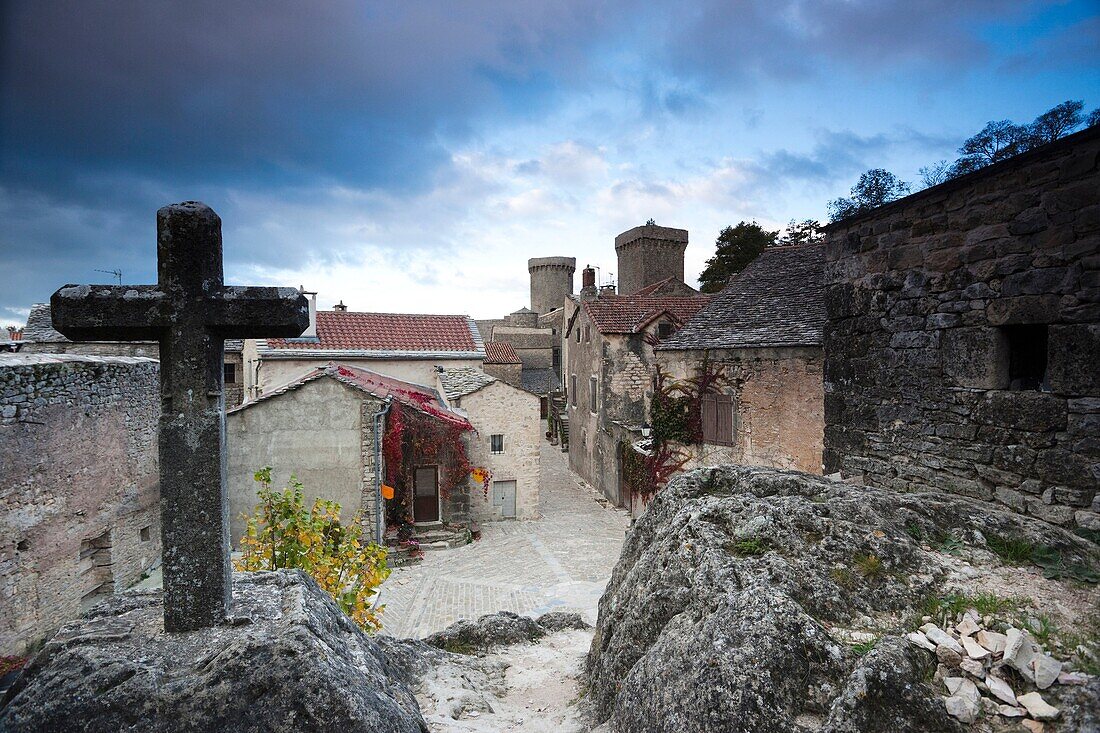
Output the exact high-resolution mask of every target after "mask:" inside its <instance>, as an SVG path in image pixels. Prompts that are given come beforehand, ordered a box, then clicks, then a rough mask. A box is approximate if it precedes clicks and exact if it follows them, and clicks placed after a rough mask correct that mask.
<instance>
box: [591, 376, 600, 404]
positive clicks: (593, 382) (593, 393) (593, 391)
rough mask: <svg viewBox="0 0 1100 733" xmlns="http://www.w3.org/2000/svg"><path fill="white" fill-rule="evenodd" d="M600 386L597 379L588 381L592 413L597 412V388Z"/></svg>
mask: <svg viewBox="0 0 1100 733" xmlns="http://www.w3.org/2000/svg"><path fill="white" fill-rule="evenodd" d="M598 384H599V382H598V381H597V379H596V378H595V377H591V378H590V379H589V380H588V409H589V410H590V411H591V412H595V411H596V386H597V385H598Z"/></svg>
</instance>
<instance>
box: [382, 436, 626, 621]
mask: <svg viewBox="0 0 1100 733" xmlns="http://www.w3.org/2000/svg"><path fill="white" fill-rule="evenodd" d="M541 460H542V483H541V487H540V492H539V495H540V500H541V504H542V506H541V512H542V518H541V519H538V520H533V521H521V522H515V521H507V522H485V523H482V524H481V540H480V541H478V542H474V543H472V544H469V545H466V546H465V547H460V548H457V549H454V550H435V551H429V552H426V553H425V556H424V560H423V562H422V563H420V564H419V565H414V566H411V567H404V568H397V569H396V570H394V571H393V574H392V575H391V576H390V577H389V579H388V580H387V581H386V583H385V584H384V585H383V586H382V602H383V603H385V604H386V611H385V616H384V623H385V631H384V633H387V634H391V635H393V636H398V637H412V638H421V637H424V636H426V635H428V634H431V633H433V632H435V631H439V630H440V629H443V628H446V627H447V626H449V625H450V624H452V623H454V622H455V621H458V620H460V619H466V618H477V617H478V616H480V615H482V614H485V613H492V612H493V611H514V612H516V613H520V614H529V615H538V614H541V613H545V612H547V611H555V610H562V611H577V612H580V613H582V614H583V615H584V617H585V618H586V619H587V620H588V622H589V623H593V624H594V623H595V621H596V609H597V604H598V603H599V600H600V595H601V594H602V593H603V589H604V586H605V585H606V584H607V581H608V579H609V578H610V577H611V571H612V569H613V568H614V567H615V563H616V561H617V560H618V559H619V550H620V549H621V547H622V543H623V535H624V533H625V531H626V529H627V527H628V526H629V524H630V519H629V515H628V514H627V513H626V512H625V511H623V510H619V509H608V508H605V507H604V506H602V505H601V504H599V503H598V502H597V494H596V493H595V491H594V490H592V489H590V488H588V487H586V486H583V485H582V484H581V483H580V481H579V480H578V479H577V477H576V476H575V475H574V474H573V473H572V472H570V471H569V467H568V465H567V459H566V456H565V454H563V453H562V452H561V451H560V450H559V449H558V448H556V447H554V446H550V445H548V444H546V443H543V444H542V456H541Z"/></svg>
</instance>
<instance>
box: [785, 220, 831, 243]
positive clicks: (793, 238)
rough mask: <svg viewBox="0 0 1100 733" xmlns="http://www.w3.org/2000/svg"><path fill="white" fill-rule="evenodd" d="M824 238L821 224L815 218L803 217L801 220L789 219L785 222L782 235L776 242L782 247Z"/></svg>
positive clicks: (813, 241) (814, 241) (818, 240)
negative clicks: (785, 226)
mask: <svg viewBox="0 0 1100 733" xmlns="http://www.w3.org/2000/svg"><path fill="white" fill-rule="evenodd" d="M824 238H825V235H824V234H823V233H822V232H821V224H820V223H819V222H818V221H817V220H816V219H803V220H802V221H795V220H794V219H791V221H790V222H789V223H788V224H787V229H786V231H784V232H783V236H781V237H780V238H779V239H778V240H777V242H776V244H779V245H781V246H784V247H789V246H797V245H800V244H814V243H816V242H820V241H821V240H823V239H824Z"/></svg>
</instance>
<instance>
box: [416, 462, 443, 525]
mask: <svg viewBox="0 0 1100 733" xmlns="http://www.w3.org/2000/svg"><path fill="white" fill-rule="evenodd" d="M413 521H414V522H416V523H417V524H427V523H429V522H438V521H439V468H438V466H424V467H421V468H418V469H416V476H415V481H414V487H413Z"/></svg>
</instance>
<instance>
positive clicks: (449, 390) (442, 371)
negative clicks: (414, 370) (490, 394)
mask: <svg viewBox="0 0 1100 733" xmlns="http://www.w3.org/2000/svg"><path fill="white" fill-rule="evenodd" d="M436 371H438V372H439V384H440V385H441V386H442V387H443V393H444V394H445V395H447V399H449V400H454V399H458V398H459V397H462V396H464V395H468V394H471V393H473V392H477V391H478V390H479V389H481V388H482V387H487V386H489V385H490V384H492V383H493V382H495V381H497V378H496V377H492V376H490V375H488V374H486V373H485V372H483V371H481V370H480V369H474V368H473V367H436Z"/></svg>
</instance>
